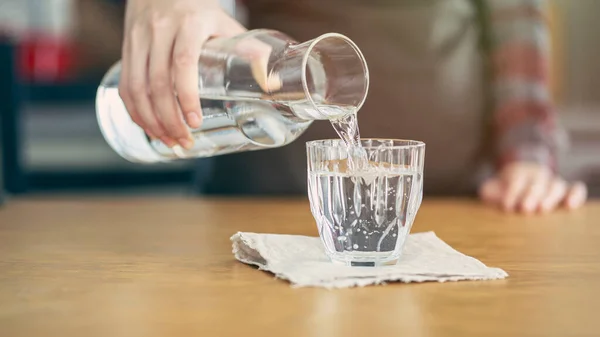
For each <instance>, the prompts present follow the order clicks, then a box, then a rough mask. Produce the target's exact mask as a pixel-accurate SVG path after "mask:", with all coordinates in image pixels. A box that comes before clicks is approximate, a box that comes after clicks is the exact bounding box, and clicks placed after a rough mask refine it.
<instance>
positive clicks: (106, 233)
mask: <svg viewBox="0 0 600 337" xmlns="http://www.w3.org/2000/svg"><path fill="white" fill-rule="evenodd" d="M429 230H433V231H435V232H436V234H437V235H438V236H439V237H440V238H441V239H443V240H444V241H446V242H447V243H449V244H450V245H452V246H453V247H454V248H456V249H458V250H459V251H461V252H463V253H465V254H468V255H471V256H474V257H476V258H478V259H480V260H481V261H483V262H484V263H486V264H488V265H490V266H494V267H500V268H503V269H505V270H506V271H507V272H508V273H509V274H510V277H509V278H508V279H506V280H499V281H481V282H480V281H464V282H455V283H443V284H442V283H423V284H389V285H385V286H371V287H365V288H353V289H342V290H324V289H315V288H300V289H294V288H291V287H290V286H289V284H288V283H286V282H285V281H282V280H277V279H274V278H273V276H272V275H270V274H268V273H265V272H262V271H258V270H256V269H255V268H253V267H250V266H247V265H244V264H242V263H239V262H237V261H236V260H234V258H233V255H232V253H231V242H230V241H229V238H230V236H231V235H232V234H234V233H235V232H237V231H252V232H270V233H289V234H305V235H317V232H316V228H315V225H314V222H313V219H312V216H311V214H310V211H309V206H308V203H307V201H306V200H304V199H299V200H294V199H287V200H282V199H279V200H269V199H252V200H233V199H223V200H216V199H160V198H148V199H131V198H120V199H119V198H115V199H86V198H81V199H80V200H74V199H57V198H53V199H46V200H43V199H27V200H11V201H10V202H9V203H8V204H7V205H6V206H5V207H3V208H0V336H3V337H34V336H45V337H49V336H61V337H71V336H73V337H75V336H77V337H80V336H86V337H93V336H111V337H117V336H127V337H134V336H170V337H176V336H246V337H251V336H285V337H291V336H302V337H310V336H327V337H335V336H344V337H348V336H377V337H382V336H411V337H415V336H600V319H598V312H599V310H600V203H595V202H592V203H590V204H588V205H587V206H586V207H585V208H583V209H581V210H578V211H575V212H572V213H568V212H565V211H559V212H556V213H553V214H550V215H543V216H519V215H505V214H502V213H501V212H499V211H496V210H493V209H489V208H486V207H483V206H482V205H480V204H479V203H477V202H475V201H466V200H449V199H445V200H426V201H425V202H424V204H423V206H422V208H421V210H420V211H419V214H418V217H417V220H416V223H415V226H414V227H413V232H422V231H429Z"/></svg>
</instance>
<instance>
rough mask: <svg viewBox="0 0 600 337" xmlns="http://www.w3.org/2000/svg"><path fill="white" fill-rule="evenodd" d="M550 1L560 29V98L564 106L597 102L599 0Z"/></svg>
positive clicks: (599, 90)
mask: <svg viewBox="0 0 600 337" xmlns="http://www.w3.org/2000/svg"><path fill="white" fill-rule="evenodd" d="M553 2H554V3H555V5H556V8H557V9H558V10H559V15H560V16H561V18H560V19H561V25H560V27H562V28H561V29H562V30H563V32H559V34H560V35H561V40H562V43H561V45H562V46H563V47H564V50H563V55H562V57H561V61H562V63H563V64H562V65H561V68H562V69H561V71H562V76H560V78H562V80H563V83H561V85H560V87H561V101H562V103H563V104H565V105H566V106H585V107H590V106H600V17H598V14H600V0H553ZM598 113H600V111H599V112H598Z"/></svg>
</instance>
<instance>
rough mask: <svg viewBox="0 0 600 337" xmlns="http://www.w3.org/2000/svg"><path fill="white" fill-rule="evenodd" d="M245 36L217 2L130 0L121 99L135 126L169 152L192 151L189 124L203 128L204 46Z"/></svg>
mask: <svg viewBox="0 0 600 337" xmlns="http://www.w3.org/2000/svg"><path fill="white" fill-rule="evenodd" d="M244 31H245V29H244V27H242V26H241V25H240V24H239V23H238V22H237V21H235V20H234V19H233V18H231V17H229V16H228V15H227V14H226V13H225V12H224V11H223V10H222V9H221V8H220V7H219V3H218V1H217V0H129V1H128V4H127V13H126V18H125V37H124V40H123V58H122V73H121V81H120V84H119V93H120V95H121V98H122V99H123V102H124V103H125V106H126V108H127V110H128V111H129V114H130V116H131V118H132V120H133V121H134V122H135V123H136V124H138V125H139V126H140V127H142V128H143V129H144V130H145V132H146V133H147V134H148V135H149V136H150V137H152V138H159V139H160V140H161V141H162V142H164V143H165V144H166V145H168V146H169V147H172V146H175V145H177V144H179V145H181V146H182V147H183V148H186V149H189V148H191V147H192V146H193V139H192V137H191V133H190V131H189V129H188V128H187V126H186V122H187V124H188V125H189V126H190V127H192V128H198V127H200V124H201V122H202V121H201V118H202V113H201V111H200V109H201V108H200V97H199V94H198V60H199V57H200V51H201V48H202V45H203V44H204V43H205V42H206V41H207V40H208V39H209V38H212V37H222V36H223V37H226V36H233V35H237V34H240V33H243V32H244ZM175 92H177V97H176V96H175ZM178 101H179V103H178Z"/></svg>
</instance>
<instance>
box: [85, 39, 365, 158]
mask: <svg viewBox="0 0 600 337" xmlns="http://www.w3.org/2000/svg"><path fill="white" fill-rule="evenodd" d="M120 75H121V64H120V62H119V63H117V64H115V65H114V66H113V67H112V68H111V69H110V70H109V71H108V73H107V74H106V75H105V77H104V79H103V80H102V83H101V84H100V87H99V88H98V93H97V97H96V112H97V117H98V122H99V125H100V129H101V131H102V134H103V136H104V138H105V139H106V141H107V142H108V144H109V145H110V146H111V147H112V148H113V149H114V150H115V151H116V152H117V153H118V154H119V155H121V156H122V157H124V158H125V159H127V160H129V161H133V162H143V163H153V162H164V161H171V160H175V159H182V158H199V157H210V156H216V155H222V154H227V153H233V152H241V151H252V150H260V149H269V148H274V147H280V146H284V145H286V144H289V143H290V142H292V141H294V140H295V139H296V138H298V137H299V136H300V135H301V134H302V133H303V132H304V131H305V130H306V129H307V128H308V127H309V126H310V124H311V123H312V122H313V121H315V120H334V119H338V118H342V117H343V116H346V115H347V114H351V113H356V112H357V111H358V109H359V108H360V107H361V106H362V104H363V102H364V101H365V98H366V96H367V91H368V87H369V74H368V68H367V65H366V62H365V59H364V57H363V55H362V53H361V52H360V50H359V49H358V47H357V46H356V45H355V44H354V43H353V42H352V41H351V40H350V39H348V38H347V37H345V36H343V35H340V34H336V33H328V34H324V35H322V36H319V37H317V38H315V39H313V40H310V41H307V42H303V43H298V42H296V41H294V40H292V39H291V38H290V37H288V36H286V35H285V34H283V33H281V32H277V31H272V30H252V31H248V32H246V33H244V34H241V35H238V36H235V37H233V38H215V39H212V40H209V41H208V42H207V43H206V44H205V45H204V47H203V50H202V54H201V56H200V60H199V74H198V76H199V88H198V90H199V94H200V101H201V107H202V119H203V121H202V126H201V127H200V128H197V129H192V130H191V132H192V136H193V139H194V146H193V147H192V148H190V149H189V150H186V149H184V148H183V147H180V146H174V147H172V148H169V147H168V146H167V145H165V144H164V143H162V142H161V141H160V140H158V139H151V138H149V137H148V136H147V135H146V134H145V132H144V131H143V130H142V128H140V127H139V126H138V125H136V124H135V123H134V122H133V121H132V120H131V118H130V117H129V114H128V112H127V110H126V108H125V105H124V104H123V101H122V100H121V98H120V96H119V93H118V86H119V78H120ZM175 95H176V93H175Z"/></svg>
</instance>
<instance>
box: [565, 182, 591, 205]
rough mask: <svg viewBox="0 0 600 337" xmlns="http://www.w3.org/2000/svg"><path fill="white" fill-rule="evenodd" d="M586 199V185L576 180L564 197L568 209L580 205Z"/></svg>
mask: <svg viewBox="0 0 600 337" xmlns="http://www.w3.org/2000/svg"><path fill="white" fill-rule="evenodd" d="M586 199H587V186H586V185H585V184H584V183H582V182H577V183H575V184H573V186H571V188H570V189H569V191H568V193H567V197H566V199H565V205H566V207H567V208H568V209H571V210H572V209H576V208H579V207H581V206H582V205H583V204H584V203H585V200H586Z"/></svg>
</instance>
